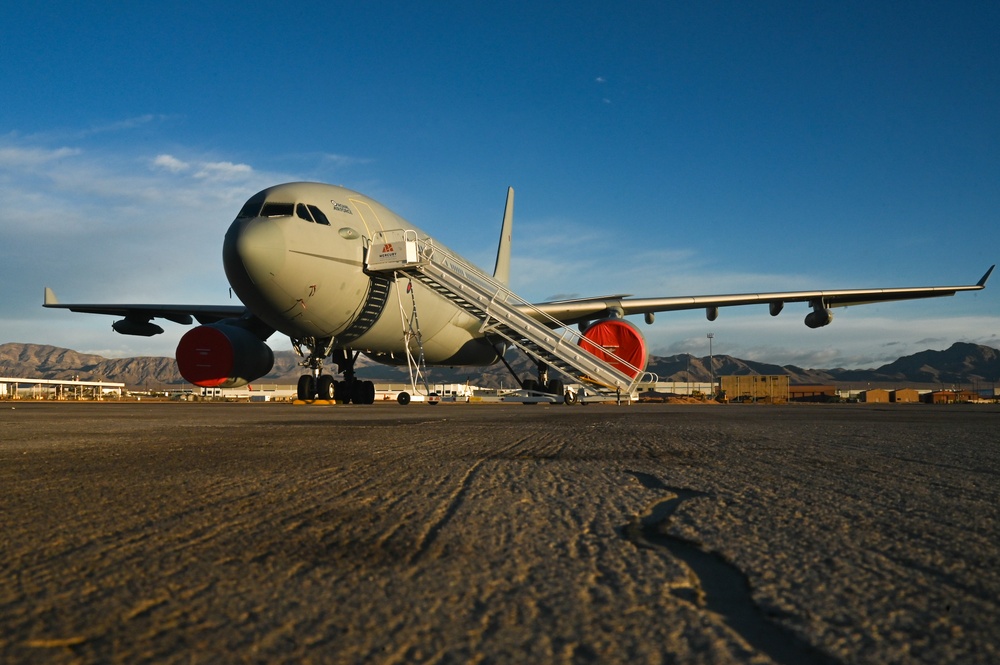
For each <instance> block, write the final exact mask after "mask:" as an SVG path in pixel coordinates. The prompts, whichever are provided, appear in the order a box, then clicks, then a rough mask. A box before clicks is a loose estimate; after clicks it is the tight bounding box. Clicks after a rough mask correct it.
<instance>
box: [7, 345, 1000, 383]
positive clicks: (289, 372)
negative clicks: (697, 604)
mask: <svg viewBox="0 0 1000 665" xmlns="http://www.w3.org/2000/svg"><path fill="white" fill-rule="evenodd" d="M510 355H513V354H510ZM298 361H299V357H298V356H296V355H295V353H293V352H292V351H281V352H277V353H275V360H274V368H273V369H272V371H271V373H270V374H268V375H267V376H265V377H263V378H261V379H259V380H258V381H257V382H256V383H259V384H262V383H275V384H294V383H295V382H296V380H297V379H298V376H299V375H300V374H301V373H302V368H301V367H299V365H298ZM711 364H712V370H714V375H715V376H722V375H753V374H761V375H781V374H787V375H788V376H789V377H790V380H791V382H792V383H793V384H831V383H833V384H837V383H855V384H857V383H893V384H897V385H898V384H921V385H925V386H926V385H942V384H948V385H952V384H954V385H961V384H966V385H968V384H974V383H986V384H988V383H991V382H995V381H997V380H998V379H1000V351H998V350H997V349H994V348H992V347H989V346H982V345H979V344H970V343H968V342H956V343H955V344H952V345H951V346H950V347H949V348H947V349H945V350H943V351H933V350H927V351H921V352H919V353H915V354H913V355H910V356H903V357H902V358H899V359H898V360H895V361H893V362H891V363H889V364H887V365H882V366H881V367H877V368H875V369H842V368H838V369H803V368H801V367H796V366H794V365H784V366H781V365H772V364H768V363H761V362H755V361H751V360H740V359H739V358H733V357H732V356H726V355H716V356H714V357H713V358H712V363H711ZM511 365H512V367H513V368H514V369H515V370H516V371H517V373H518V375H519V376H522V377H524V376H526V375H527V376H533V375H534V371H535V370H534V363H533V362H532V361H530V360H529V359H528V358H526V357H524V355H523V354H518V356H517V358H516V359H515V360H513V361H511ZM647 369H648V371H650V372H654V373H656V374H657V375H658V377H659V379H660V380H661V381H677V382H686V381H690V382H707V381H709V380H710V378H711V376H712V374H713V372H712V371H711V370H710V369H709V358H708V357H707V356H706V357H702V358H698V357H695V356H692V355H689V354H681V355H675V356H650V358H649V365H648V367H647ZM357 370H358V373H359V374H360V375H362V376H363V377H364V378H366V379H371V380H373V381H376V382H393V383H406V382H407V381H408V378H407V377H408V373H407V370H406V367H405V366H403V367H388V366H385V365H381V364H378V363H375V362H373V361H370V360H368V359H367V358H365V357H364V356H360V357H359V358H358V361H357ZM428 376H429V380H430V381H431V382H433V383H465V382H466V381H468V382H470V383H473V384H475V385H479V386H484V387H498V386H501V385H504V386H511V385H512V384H513V379H512V377H511V376H510V373H509V372H508V371H507V369H506V368H505V367H504V366H503V365H502V364H497V365H494V366H491V367H486V368H481V367H460V368H437V367H434V368H431V369H430V372H429V373H428ZM0 377H11V378H41V379H64V380H68V379H74V378H76V379H80V380H82V381H98V380H103V381H115V382H121V383H124V384H125V385H126V386H127V387H129V388H132V389H144V388H159V387H163V386H170V385H178V384H181V385H182V384H185V383H186V382H185V381H184V379H183V378H182V377H181V375H180V373H179V372H178V371H177V363H176V361H175V360H174V359H173V358H164V357H138V358H104V357H102V356H98V355H92V354H85V353H77V352H76V351H71V350H69V349H61V348H58V347H54V346H46V345H40V344H20V343H8V344H0Z"/></svg>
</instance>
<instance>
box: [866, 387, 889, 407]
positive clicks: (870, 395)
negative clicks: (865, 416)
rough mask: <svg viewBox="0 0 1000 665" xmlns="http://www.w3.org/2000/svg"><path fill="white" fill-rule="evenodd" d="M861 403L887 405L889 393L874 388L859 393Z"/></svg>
mask: <svg viewBox="0 0 1000 665" xmlns="http://www.w3.org/2000/svg"><path fill="white" fill-rule="evenodd" d="M861 401H862V402H867V403H869V404H888V403H889V391H888V390H884V389H882V388H874V389H872V390H866V391H864V392H863V393H861Z"/></svg>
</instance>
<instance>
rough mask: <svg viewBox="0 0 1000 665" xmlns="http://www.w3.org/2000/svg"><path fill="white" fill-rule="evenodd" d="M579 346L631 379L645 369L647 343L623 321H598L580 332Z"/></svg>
mask: <svg viewBox="0 0 1000 665" xmlns="http://www.w3.org/2000/svg"><path fill="white" fill-rule="evenodd" d="M580 346H581V347H582V348H584V349H586V350H587V351H589V352H590V353H592V354H594V355H595V356H597V357H598V358H600V359H601V360H603V361H604V362H606V363H608V364H609V365H612V366H613V367H615V368H617V369H619V370H621V371H622V372H624V373H625V374H628V375H629V376H631V377H632V378H635V377H636V376H638V375H639V373H640V372H642V371H643V370H645V369H646V340H645V339H643V336H642V333H641V332H639V329H638V328H636V327H635V326H633V325H632V324H631V323H629V322H628V321H625V320H624V319H604V320H603V321H597V322H596V323H594V324H593V325H591V326H590V327H589V328H587V329H586V330H585V331H584V332H583V339H581V340H580ZM612 355H614V356H617V358H618V359H616V358H612V357H611V356H612ZM622 361H624V362H622ZM629 365H631V367H629Z"/></svg>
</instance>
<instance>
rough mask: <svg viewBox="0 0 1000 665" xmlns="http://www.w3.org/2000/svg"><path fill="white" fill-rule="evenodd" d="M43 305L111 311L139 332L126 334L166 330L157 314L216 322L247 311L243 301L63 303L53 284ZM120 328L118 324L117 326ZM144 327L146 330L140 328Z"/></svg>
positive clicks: (90, 311) (183, 320)
mask: <svg viewBox="0 0 1000 665" xmlns="http://www.w3.org/2000/svg"><path fill="white" fill-rule="evenodd" d="M42 306H43V307H51V308H56V309H68V310H70V311H71V312H83V313H87V314H111V315H112V316H121V317H124V322H116V323H115V326H118V325H119V324H121V323H126V325H125V327H124V329H123V330H120V331H119V332H125V330H127V329H128V326H129V325H131V327H132V329H133V330H135V331H136V332H125V334H138V335H147V336H148V335H155V334H159V333H161V332H163V329H162V328H160V327H159V326H156V325H154V324H151V323H150V321H151V320H152V319H154V318H161V319H167V320H168V321H173V322H174V323H179V324H181V325H190V324H191V323H192V321H193V320H197V321H198V322H199V323H203V324H204V323H214V322H216V321H221V320H222V319H230V318H237V317H239V316H242V315H243V313H244V312H246V307H244V306H243V305H138V304H137V305H125V304H123V305H117V304H84V303H73V304H67V303H61V302H59V299H58V298H56V294H55V293H54V292H53V291H52V289H50V288H49V287H45V300H44V302H43V303H42ZM115 329H116V330H118V328H117V327H116V328H115ZM138 331H144V332H138Z"/></svg>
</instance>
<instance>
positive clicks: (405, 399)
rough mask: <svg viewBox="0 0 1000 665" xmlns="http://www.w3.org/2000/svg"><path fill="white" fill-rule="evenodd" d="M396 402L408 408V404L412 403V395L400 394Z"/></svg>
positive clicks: (404, 392)
mask: <svg viewBox="0 0 1000 665" xmlns="http://www.w3.org/2000/svg"><path fill="white" fill-rule="evenodd" d="M396 401H397V402H399V403H400V404H402V405H403V406H406V405H407V404H409V403H410V393H408V392H406V391H403V392H401V393H399V394H398V395H396Z"/></svg>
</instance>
